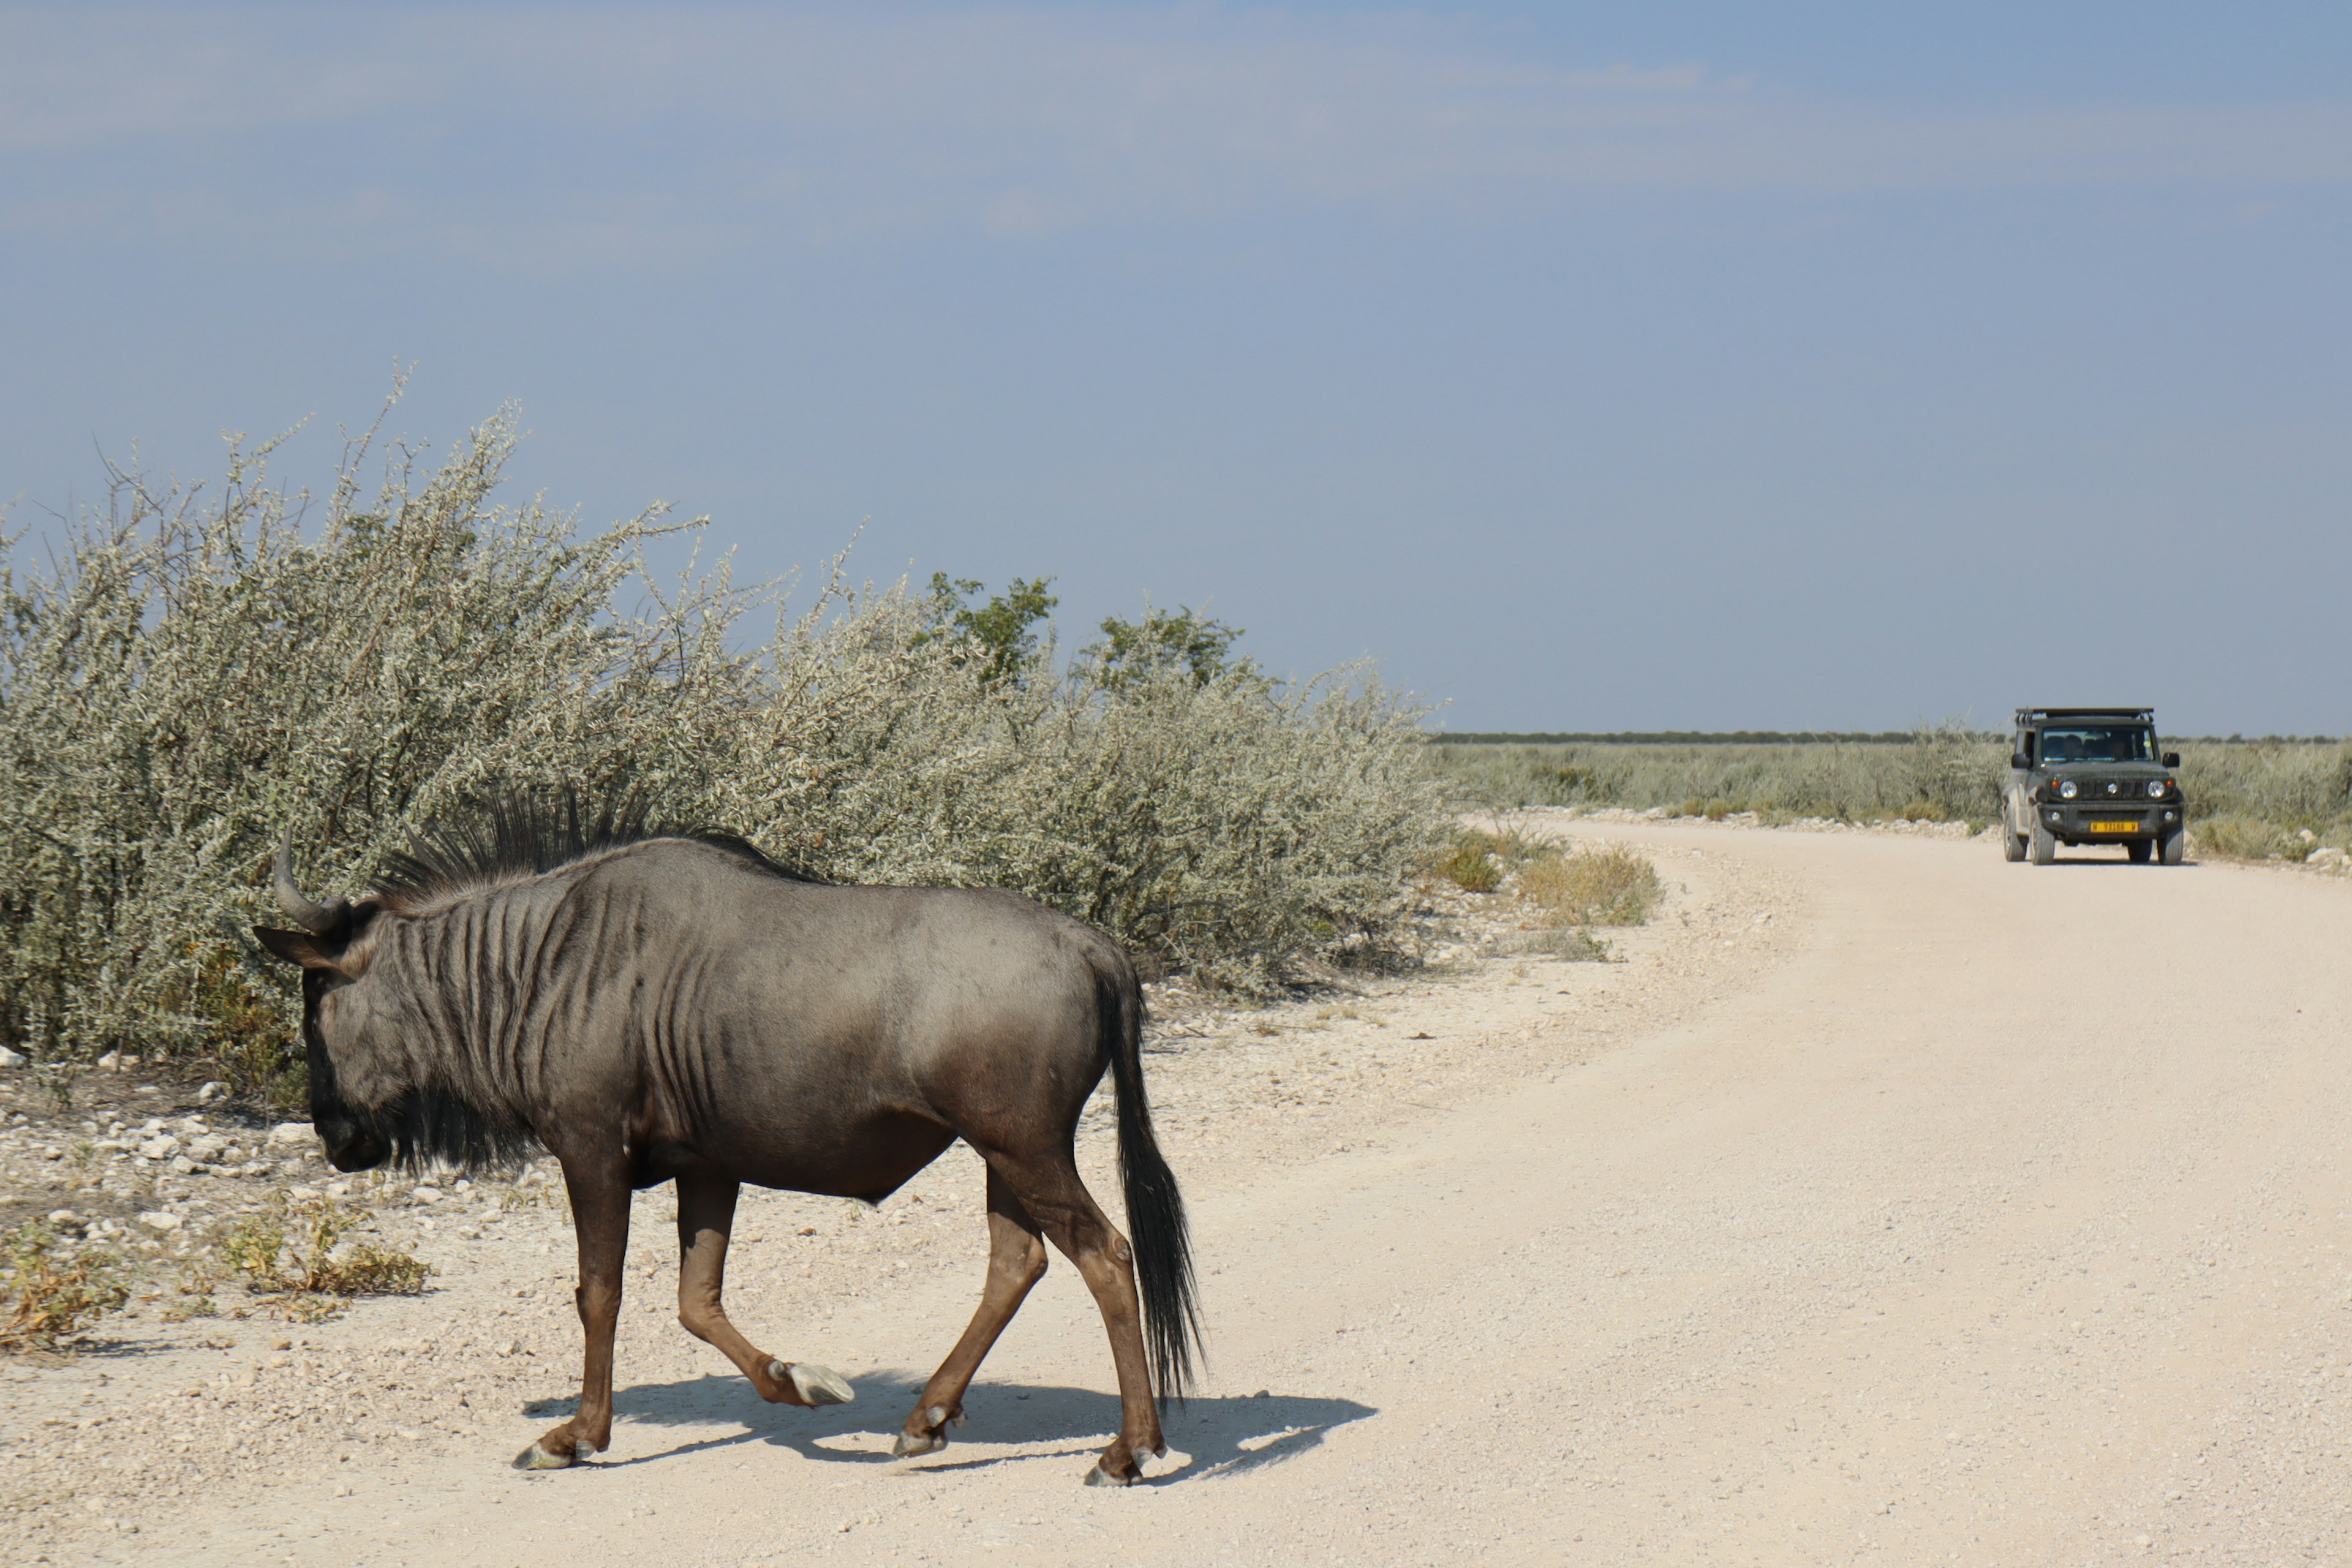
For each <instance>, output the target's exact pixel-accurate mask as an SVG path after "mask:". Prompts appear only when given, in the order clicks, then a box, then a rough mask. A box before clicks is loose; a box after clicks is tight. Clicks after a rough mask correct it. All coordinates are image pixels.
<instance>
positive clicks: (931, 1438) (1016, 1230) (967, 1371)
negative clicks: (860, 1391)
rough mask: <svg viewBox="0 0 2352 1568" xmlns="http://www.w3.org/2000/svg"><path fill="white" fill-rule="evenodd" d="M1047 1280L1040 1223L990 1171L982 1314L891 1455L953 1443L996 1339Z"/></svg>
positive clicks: (935, 1377)
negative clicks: (953, 1426) (954, 1426)
mask: <svg viewBox="0 0 2352 1568" xmlns="http://www.w3.org/2000/svg"><path fill="white" fill-rule="evenodd" d="M1044 1278H1045V1241H1044V1240H1043V1239H1042V1238H1041V1237H1039V1235H1038V1226H1037V1222H1036V1221H1035V1220H1034V1219H1032V1218H1030V1217H1029V1211H1028V1210H1027V1209H1025V1208H1023V1207H1022V1206H1021V1200H1020V1199H1019V1198H1016V1197H1014V1196H1013V1189H1012V1188H1011V1187H1008V1186H1006V1185H1005V1184H1004V1178H1003V1177H1002V1176H1000V1175H998V1174H997V1173H996V1167H995V1166H994V1165H993V1164H992V1165H990V1166H989V1167H988V1283H987V1284H986V1285H985V1286H984V1287H982V1290H981V1293H980V1310H977V1311H975V1312H974V1313H972V1315H971V1326H969V1327H968V1328H966V1329H965V1330H964V1331H963V1338H961V1339H960V1340H958V1341H957V1342H956V1346H955V1349H953V1350H951V1351H950V1352H948V1359H947V1360H945V1361H943V1362H941V1363H940V1370H939V1371H937V1372H935V1373H931V1381H930V1382H929V1383H927V1384H924V1385H923V1397H922V1398H921V1399H919V1400H918V1401H916V1403H915V1412H914V1414H913V1415H909V1416H908V1417H907V1426H906V1429H905V1430H904V1431H902V1432H900V1433H899V1434H898V1446H897V1447H895V1448H894V1449H893V1450H892V1452H894V1453H897V1454H899V1455H901V1456H903V1455H907V1454H929V1453H935V1452H937V1451H938V1450H939V1449H941V1448H944V1447H947V1445H948V1437H947V1433H946V1432H944V1431H943V1430H941V1428H943V1427H944V1426H947V1424H948V1423H949V1422H950V1421H954V1422H957V1423H959V1424H961V1422H962V1420H963V1395H964V1390H966V1389H968V1388H970V1387H971V1380H972V1375H973V1374H974V1373H977V1372H979V1371H980V1363H982V1361H984V1360H985V1359H987V1356H988V1352H989V1348H990V1347H991V1346H992V1345H994V1344H995V1343H996V1336H997V1335H999V1334H1001V1333H1003V1331H1004V1325H1005V1324H1007V1323H1009V1322H1011V1321H1013V1313H1015V1312H1017V1311H1019V1310H1021V1303H1022V1301H1023V1300H1025V1299H1026V1298H1027V1296H1028V1294H1029V1288H1030V1287H1031V1286H1033V1285H1034V1284H1036V1283H1037V1281H1038V1280H1040V1279H1044Z"/></svg>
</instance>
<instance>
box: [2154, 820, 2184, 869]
mask: <svg viewBox="0 0 2352 1568" xmlns="http://www.w3.org/2000/svg"><path fill="white" fill-rule="evenodd" d="M2158 849H2159V850H2160V851H2161V853H2160V854H2159V855H2158V859H2160V860H2161V861H2163V862H2164V864H2166V865H2168V866H2178V865H2179V864H2180V863H2181V861H2183V860H2185V859H2187V858H2189V835H2188V834H2187V833H2185V832H2183V831H2181V830H2180V829H2179V828H2175V829H2174V830H2173V831H2171V832H2170V833H2168V834H2166V835H2165V836H2164V842H2163V843H2162V844H2160V845H2158Z"/></svg>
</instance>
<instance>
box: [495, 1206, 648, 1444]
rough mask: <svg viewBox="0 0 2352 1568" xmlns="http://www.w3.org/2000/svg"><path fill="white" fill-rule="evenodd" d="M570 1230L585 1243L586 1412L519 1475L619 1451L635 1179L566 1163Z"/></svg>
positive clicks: (581, 1292)
mask: <svg viewBox="0 0 2352 1568" xmlns="http://www.w3.org/2000/svg"><path fill="white" fill-rule="evenodd" d="M563 1184H564V1187H565V1189H566V1190H567V1192H568V1193H569V1194H570V1195H571V1199H572V1230H573V1232H574V1233H575V1234H576V1235H577V1237H579V1242H580V1286H579V1289H577V1290H575V1291H574V1292H573V1294H572V1300H573V1301H574V1302H575V1303H576V1304H577V1306H578V1307H579V1309H580V1327H581V1330H582V1331H583V1337H584V1338H585V1339H586V1341H587V1355H586V1358H585V1364H584V1365H583V1367H582V1369H581V1373H580V1408H579V1410H578V1412H577V1413H576V1414H574V1415H572V1419H571V1420H569V1421H566V1422H564V1423H563V1424H562V1425H561V1426H555V1427H552V1428H551V1429H550V1430H549V1431H547V1432H546V1433H544V1434H542V1435H541V1437H540V1439H539V1441H538V1442H536V1443H533V1444H532V1445H531V1446H530V1447H528V1448H525V1449H524V1450H523V1451H522V1452H521V1453H520V1455H518V1456H517V1457H516V1458H515V1468H517V1469H520V1470H560V1469H562V1468H565V1467H566V1466H569V1465H572V1464H573V1463H576V1462H577V1461H578V1460H581V1459H583V1458H587V1457H588V1456H589V1455H591V1454H593V1453H595V1452H597V1451H598V1450H599V1449H602V1448H609V1447H612V1446H613V1334H614V1330H615V1329H616V1328H617V1327H618V1326H619V1324H620V1319H621V1264H622V1261H623V1260H624V1258H626V1257H627V1255H628V1250H629V1178H628V1172H627V1170H626V1168H625V1167H624V1166H622V1165H620V1164H619V1163H616V1162H612V1161H603V1162H598V1163H594V1164H591V1163H587V1162H584V1161H583V1162H578V1163H575V1162H573V1161H571V1160H565V1161H564V1162H563Z"/></svg>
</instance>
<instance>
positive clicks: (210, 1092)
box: [196, 1079, 228, 1105]
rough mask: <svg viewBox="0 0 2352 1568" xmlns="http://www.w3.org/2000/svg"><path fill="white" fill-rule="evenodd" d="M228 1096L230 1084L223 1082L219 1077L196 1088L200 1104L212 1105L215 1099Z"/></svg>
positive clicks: (224, 1098) (223, 1098)
mask: <svg viewBox="0 0 2352 1568" xmlns="http://www.w3.org/2000/svg"><path fill="white" fill-rule="evenodd" d="M227 1098H228V1085H226V1084H225V1083H223V1082H221V1081H220V1079H213V1080H212V1081H211V1082H210V1083H208V1084H206V1085H205V1086H204V1087H203V1088H202V1089H198V1090H196V1103H197V1104H198V1105H210V1104H211V1103H212V1102H213V1101H214V1100H226V1099H227Z"/></svg>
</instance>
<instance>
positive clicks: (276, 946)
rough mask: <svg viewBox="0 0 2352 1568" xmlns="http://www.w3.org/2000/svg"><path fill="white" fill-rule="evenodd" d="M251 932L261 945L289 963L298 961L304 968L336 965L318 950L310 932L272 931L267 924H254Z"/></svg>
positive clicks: (331, 967)
mask: <svg viewBox="0 0 2352 1568" xmlns="http://www.w3.org/2000/svg"><path fill="white" fill-rule="evenodd" d="M253 934H254V937H255V939H256V940H257V941H258V942H260V943H261V945H262V946H264V947H266V948H268V950H269V951H270V952H272V953H274V954H275V955H277V956H278V957H279V958H282V959H284V960H285V961H286V962H287V963H299V964H300V965H301V966H302V967H303V968H305V969H333V968H335V967H336V965H335V964H334V963H333V962H331V960H330V959H329V958H328V957H327V955H326V954H324V953H322V952H320V951H319V950H318V948H317V946H316V945H314V944H313V943H312V942H311V940H310V933H309V932H307V931H272V930H270V929H269V928H268V926H256V927H254V928H253Z"/></svg>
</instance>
